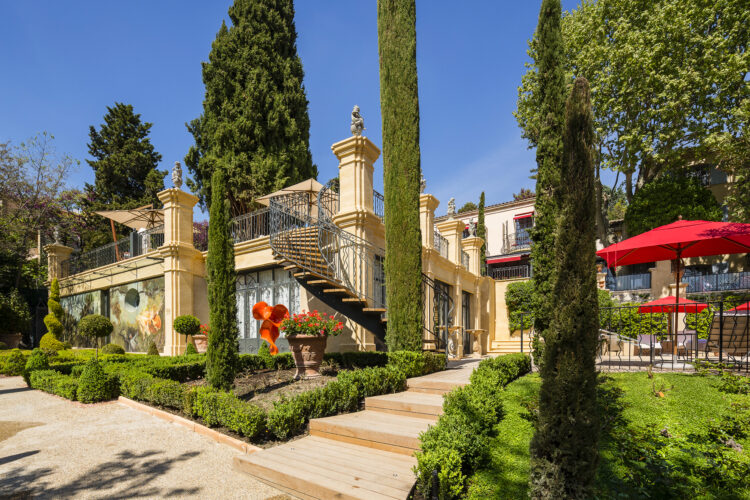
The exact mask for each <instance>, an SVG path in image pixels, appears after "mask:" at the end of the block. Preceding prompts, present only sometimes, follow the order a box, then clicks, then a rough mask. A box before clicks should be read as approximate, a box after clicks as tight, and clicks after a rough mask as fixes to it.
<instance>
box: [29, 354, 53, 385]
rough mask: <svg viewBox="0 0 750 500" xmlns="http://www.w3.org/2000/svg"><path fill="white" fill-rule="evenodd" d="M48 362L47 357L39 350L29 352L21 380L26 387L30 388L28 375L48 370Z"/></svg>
mask: <svg viewBox="0 0 750 500" xmlns="http://www.w3.org/2000/svg"><path fill="white" fill-rule="evenodd" d="M48 369H49V360H48V359H47V355H46V354H45V353H44V351H42V350H41V349H34V350H33V351H31V356H29V359H28V360H27V361H26V366H25V367H24V369H23V379H24V380H25V381H26V385H28V386H31V382H30V381H29V375H30V374H31V372H33V371H34V370H48Z"/></svg>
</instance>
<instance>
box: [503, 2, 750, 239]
mask: <svg viewBox="0 0 750 500" xmlns="http://www.w3.org/2000/svg"><path fill="white" fill-rule="evenodd" d="M562 31H563V37H564V39H565V57H564V58H563V61H564V64H565V69H566V71H567V74H568V75H569V78H567V80H568V81H570V80H571V78H572V75H575V76H583V77H585V78H587V79H588V81H589V82H590V84H591V90H592V106H593V113H594V128H595V131H596V140H595V150H596V151H597V155H596V157H595V160H596V172H597V178H599V171H600V169H601V168H604V169H611V170H615V171H617V172H618V173H621V174H622V175H623V176H624V178H625V194H626V197H627V200H628V201H632V199H633V197H634V196H635V193H636V192H637V191H638V189H640V188H642V187H643V186H645V185H647V184H648V183H649V182H650V181H651V180H653V179H655V178H657V177H658V176H659V174H660V173H661V172H663V171H664V170H666V169H676V168H682V167H685V166H687V165H689V164H692V163H695V162H704V161H707V160H708V161H710V160H711V159H712V156H713V154H714V152H713V147H714V146H715V143H714V142H713V141H712V140H711V138H712V137H713V136H715V135H716V134H719V135H724V134H725V133H727V132H728V133H729V134H730V136H737V135H738V134H739V131H740V127H736V126H733V123H735V122H736V119H737V118H738V116H737V112H736V111H737V109H738V108H739V107H740V106H741V105H742V103H743V102H745V101H746V100H747V98H748V96H750V86H748V85H747V75H748V69H749V68H750V52H748V51H747V40H748V19H747V2H746V0H717V1H714V2H683V1H682V0H657V1H652V0H635V1H631V0H598V1H597V2H589V1H586V2H582V3H581V4H580V5H579V7H578V8H577V9H576V10H574V11H572V12H570V13H569V14H568V15H566V16H565V17H564V18H563V22H562ZM536 36H537V37H538V34H537V35H536ZM537 50H538V43H537V42H536V39H534V40H532V41H531V42H530V50H529V54H530V55H531V56H532V59H533V60H534V62H533V63H531V64H529V65H528V70H527V72H526V74H525V75H524V76H523V79H522V82H521V86H520V87H519V98H518V106H517V110H516V113H515V116H516V118H517V119H518V123H519V125H520V127H521V129H522V131H523V136H524V137H525V138H526V139H528V141H529V144H530V145H531V146H535V145H537V144H538V142H539V139H540V134H541V131H542V125H543V123H544V120H543V117H544V116H545V115H546V111H543V110H542V107H541V103H542V101H541V94H540V93H539V92H538V91H537V88H538V87H539V85H540V84H541V83H542V82H543V79H541V78H540V74H541V72H539V71H538V70H539V65H538V56H537V54H536V52H537ZM745 154H747V153H745ZM597 194H598V195H599V194H600V192H598V193H597ZM598 198H599V203H598V212H599V214H600V215H601V214H604V213H606V208H605V207H604V205H603V203H602V200H601V197H600V196H598ZM597 223H598V226H597V227H598V230H599V238H600V239H602V241H604V240H605V239H606V236H607V235H606V233H607V230H608V227H603V226H604V225H605V221H604V220H603V218H601V217H598V219H597Z"/></svg>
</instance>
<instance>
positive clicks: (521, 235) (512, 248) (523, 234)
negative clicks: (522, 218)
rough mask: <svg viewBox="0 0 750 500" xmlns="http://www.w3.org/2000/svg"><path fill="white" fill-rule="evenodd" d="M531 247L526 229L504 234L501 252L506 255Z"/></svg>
mask: <svg viewBox="0 0 750 500" xmlns="http://www.w3.org/2000/svg"><path fill="white" fill-rule="evenodd" d="M530 249H531V237H530V236H529V233H528V232H527V231H519V232H517V233H511V234H507V235H505V238H503V246H502V250H501V254H503V255H507V254H511V253H516V252H523V251H525V250H530Z"/></svg>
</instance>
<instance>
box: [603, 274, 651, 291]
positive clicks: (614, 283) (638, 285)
mask: <svg viewBox="0 0 750 500" xmlns="http://www.w3.org/2000/svg"><path fill="white" fill-rule="evenodd" d="M650 288H651V273H640V274H627V275H624V276H611V275H610V276H607V289H608V290H611V291H613V292H622V291H627V290H648V289H650Z"/></svg>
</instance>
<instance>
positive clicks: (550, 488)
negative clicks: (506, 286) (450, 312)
mask: <svg viewBox="0 0 750 500" xmlns="http://www.w3.org/2000/svg"><path fill="white" fill-rule="evenodd" d="M593 145H594V128H593V119H592V114H591V104H590V94H589V86H588V82H587V81H586V80H585V79H584V78H577V79H576V81H575V83H574V85H573V90H572V92H571V95H570V97H569V98H568V102H567V105H566V110H565V135H564V143H563V169H562V172H561V182H560V187H559V190H558V193H557V197H558V200H559V207H560V215H559V218H558V223H559V231H558V236H557V240H556V244H555V258H556V259H557V260H558V262H559V263H560V266H559V268H558V269H557V271H556V273H555V279H554V288H553V293H552V294H551V295H550V297H549V300H550V302H551V303H552V306H553V311H554V315H553V319H552V324H551V327H550V328H549V330H548V331H547V335H546V337H545V348H544V363H542V365H541V368H540V373H541V376H542V386H541V389H540V391H539V417H538V422H537V428H536V432H535V434H534V437H533V438H532V441H531V464H530V465H531V497H532V498H568V499H576V498H580V499H584V498H591V496H592V495H591V493H592V492H591V485H592V484H593V481H594V476H595V475H596V468H597V462H598V451H597V443H598V434H599V419H598V414H597V406H596V405H597V402H596V376H597V375H596V362H595V361H596V359H595V358H596V348H597V340H598V330H599V310H598V309H599V302H598V300H599V299H598V294H597V287H596V267H595V261H596V253H595V252H596V246H595V239H596V230H595V217H594V212H595V206H594V165H593V154H594V150H593Z"/></svg>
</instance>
